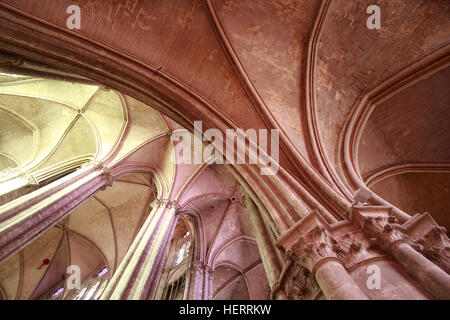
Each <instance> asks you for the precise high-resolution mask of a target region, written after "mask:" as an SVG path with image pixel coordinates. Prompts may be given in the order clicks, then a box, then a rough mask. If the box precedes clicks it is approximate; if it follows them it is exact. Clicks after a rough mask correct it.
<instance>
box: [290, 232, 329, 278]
mask: <svg viewBox="0 0 450 320" xmlns="http://www.w3.org/2000/svg"><path fill="white" fill-rule="evenodd" d="M335 246H336V240H335V239H334V238H333V237H332V236H331V234H330V233H329V232H328V230H326V229H325V228H324V227H322V226H317V227H314V228H312V229H310V230H309V231H308V232H307V233H306V234H305V235H302V236H300V237H299V238H298V241H297V242H296V243H294V244H292V245H291V246H290V247H288V248H287V250H286V254H287V255H288V256H293V255H294V256H295V258H296V259H299V261H300V263H301V264H302V265H303V266H305V267H306V268H308V269H309V270H313V268H314V266H315V265H316V263H318V262H319V261H320V260H322V259H324V258H337V253H336V249H337V248H336V247H335Z"/></svg>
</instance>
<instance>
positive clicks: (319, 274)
mask: <svg viewBox="0 0 450 320" xmlns="http://www.w3.org/2000/svg"><path fill="white" fill-rule="evenodd" d="M327 226H328V225H327V223H326V221H325V220H324V219H323V218H322V217H321V216H320V215H319V214H318V213H317V212H315V211H314V212H312V213H310V214H309V215H308V216H307V217H305V218H304V219H302V220H301V221H299V222H297V223H296V224H295V225H294V226H292V227H291V228H290V229H289V230H288V231H287V232H286V233H285V234H283V235H282V236H281V237H280V238H279V239H278V241H277V246H278V247H280V248H281V249H283V250H284V251H285V253H286V255H287V256H288V257H292V258H294V260H296V261H297V263H299V264H300V265H301V266H302V267H303V268H305V269H307V270H308V271H309V272H310V273H311V275H312V277H313V278H314V279H315V281H317V284H318V285H319V287H320V289H321V290H322V292H323V294H324V296H325V297H326V298H327V299H330V300H335V299H336V300H366V299H368V298H367V296H366V295H365V294H364V293H363V292H362V290H361V289H360V288H359V287H358V285H357V284H356V283H355V282H354V281H353V279H352V278H351V277H350V275H349V274H348V272H347V270H346V269H345V268H344V266H343V264H342V261H341V260H340V259H339V258H338V256H337V253H336V250H335V244H336V240H335V239H334V238H333V236H332V235H331V234H330V231H329V229H328V228H327Z"/></svg>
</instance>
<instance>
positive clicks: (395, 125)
mask: <svg viewBox="0 0 450 320" xmlns="http://www.w3.org/2000/svg"><path fill="white" fill-rule="evenodd" d="M71 4H77V5H79V6H80V8H81V13H82V27H81V29H80V30H68V29H67V28H66V19H67V14H66V8H67V7H68V6H69V5H71ZM371 4H373V3H372V1H370V0H361V1H348V0H333V1H331V0H323V1H320V0H298V1H295V0H285V1H275V0H260V1H251V0H242V1H233V0H192V1H187V0H186V1H185V0H176V1H163V0H160V1H156V0H155V1H147V0H136V1H120V2H119V1H106V0H105V1H99V0H75V1H69V0H61V1H57V2H55V1H53V0H26V1H24V0H8V1H0V8H1V9H2V15H3V16H2V17H1V18H0V23H1V25H2V27H3V29H2V32H0V49H3V50H6V51H18V52H19V53H20V54H23V55H24V56H26V57H29V58H34V59H36V60H39V61H41V62H47V63H49V64H54V65H56V66H58V67H61V68H66V69H69V70H77V71H79V72H80V73H82V74H83V76H92V78H94V79H96V80H97V81H100V80H105V81H107V82H108V83H111V84H113V85H115V86H114V87H117V88H121V89H122V90H119V91H121V92H123V93H124V94H122V93H118V91H115V90H106V89H104V88H103V87H102V86H100V87H98V86H97V87H96V89H94V87H95V84H94V87H92V86H88V85H79V84H77V85H75V84H70V83H65V84H64V87H58V88H59V89H58V90H56V91H58V94H57V95H58V98H55V97H54V96H45V94H44V95H43V93H42V92H44V93H45V92H46V90H41V89H42V88H44V89H45V88H47V89H48V88H50V86H53V87H52V88H57V87H55V84H54V82H53V81H51V80H42V79H30V78H27V77H22V76H19V77H17V78H15V77H12V76H8V75H1V77H0V88H1V89H2V90H6V91H5V92H4V93H3V91H2V95H1V96H0V99H1V100H0V121H3V122H1V123H0V148H1V149H0V169H1V168H4V167H13V166H21V165H25V164H27V163H30V161H31V160H32V159H34V158H33V157H35V158H36V159H41V158H42V159H44V158H45V155H50V154H51V155H52V157H53V158H52V157H49V158H48V159H47V158H45V159H47V160H46V161H48V162H46V164H45V165H53V164H55V163H57V162H59V161H62V160H63V158H61V156H60V155H59V156H58V153H57V152H55V153H52V152H51V150H56V149H57V148H56V147H55V146H58V147H59V148H61V150H64V152H61V153H60V154H64V155H67V156H69V158H74V157H75V156H85V155H87V156H89V157H91V158H94V157H95V158H96V159H106V160H107V161H106V162H107V163H109V164H111V165H112V166H114V165H117V164H123V163H128V164H136V163H140V164H142V163H145V164H148V166H149V167H152V168H154V169H158V170H160V171H162V172H164V175H165V177H166V180H167V185H171V186H172V187H173V189H172V190H173V194H177V195H179V196H180V203H181V204H182V205H183V207H184V208H185V209H187V210H193V211H196V212H198V213H199V215H200V216H201V219H202V220H204V224H205V226H206V225H207V226H208V227H209V228H207V229H206V231H205V235H204V244H205V252H204V253H203V254H204V257H205V258H207V259H208V261H210V262H211V263H213V264H217V267H218V268H219V270H220V271H219V274H220V276H219V279H222V280H220V281H222V282H218V283H216V284H215V285H216V287H215V289H217V290H218V289H219V288H222V289H223V290H222V289H221V290H219V291H220V292H222V293H219V292H217V297H241V298H245V297H247V293H246V292H249V293H248V295H249V296H251V292H252V290H249V284H248V282H246V281H241V280H239V279H241V278H242V279H244V278H245V277H247V275H248V277H250V275H251V274H252V272H253V271H252V270H256V269H258V268H260V265H259V266H258V267H257V264H256V265H255V263H257V256H256V255H255V256H252V255H248V257H247V256H242V261H241V262H239V263H238V262H236V261H233V260H232V259H231V258H230V257H229V256H228V255H227V252H228V251H227V250H229V249H226V248H227V247H230V246H233V245H234V246H236V248H237V249H236V250H237V251H236V252H238V253H239V252H244V251H245V250H248V251H252V250H253V249H250V248H254V247H252V246H254V244H253V240H252V236H251V231H250V230H249V227H248V223H247V222H246V221H245V219H244V218H243V217H242V210H243V209H242V208H241V207H242V205H241V204H240V203H239V200H233V198H235V199H239V197H238V193H237V190H238V188H237V183H236V181H235V180H234V178H233V177H231V176H230V174H229V173H228V172H227V171H226V169H225V168H224V167H223V166H206V165H192V166H190V165H178V166H176V168H175V167H174V166H173V163H171V161H170V159H172V158H173V157H176V156H177V155H174V154H173V153H172V145H171V141H170V139H169V136H168V133H169V132H170V131H173V130H175V129H180V128H181V126H180V125H179V124H178V123H181V124H182V125H185V126H186V127H187V126H188V125H191V124H192V122H193V121H194V120H203V121H204V127H205V129H206V128H208V127H220V128H222V127H223V126H224V125H225V126H226V127H240V128H243V129H248V128H253V129H258V128H280V129H281V130H282V143H281V148H282V154H281V156H280V165H281V166H282V167H283V168H284V169H286V170H288V171H289V172H290V173H292V175H293V177H294V179H297V180H298V181H301V182H302V183H305V181H304V180H303V179H302V177H303V175H304V172H303V171H302V170H299V165H298V163H300V162H301V160H302V159H303V160H305V161H306V162H307V164H308V165H311V166H312V168H313V169H314V171H315V173H318V175H320V176H322V177H323V179H324V180H326V182H327V183H328V184H329V185H330V186H331V187H332V188H334V189H335V190H336V191H337V192H338V193H339V194H341V195H342V196H346V197H348V198H350V195H351V192H352V191H353V189H355V188H356V187H357V186H355V183H354V181H353V182H352V181H350V180H351V179H349V177H348V176H349V173H348V172H347V171H348V170H347V169H348V167H352V168H353V166H354V171H355V172H353V173H354V174H355V176H357V177H360V178H361V180H363V182H364V183H367V186H369V187H373V190H374V191H375V192H377V193H378V194H379V195H381V196H382V197H384V198H386V199H387V200H388V201H392V203H393V204H394V205H397V206H399V207H401V208H402V209H403V210H405V211H408V212H409V211H410V210H414V211H416V210H418V211H423V210H424V209H425V208H428V209H427V210H436V211H439V212H447V211H448V206H447V205H443V203H444V202H445V201H444V202H442V201H441V200H439V199H443V198H446V197H447V198H448V193H446V192H448V188H447V184H448V179H446V178H445V177H444V176H442V177H440V178H439V179H435V178H434V176H432V174H435V173H436V172H439V173H442V172H448V168H447V167H448V165H449V158H448V157H449V153H448V147H447V144H448V138H449V122H448V119H450V115H449V114H448V113H449V110H450V109H449V108H448V106H449V95H448V89H447V87H448V85H446V84H447V83H448V82H449V77H450V74H449V72H448V65H449V62H448V56H449V55H448V53H449V41H450V32H449V30H450V19H449V17H450V4H449V2H448V1H447V0H435V1H422V0H414V1H412V0H395V1H392V0H380V1H378V5H379V6H380V7H381V10H382V11H381V13H382V28H381V29H380V30H369V29H367V27H366V19H367V17H368V16H367V14H366V9H367V7H368V6H369V5H371ZM17 16H20V17H22V18H21V21H22V24H23V25H20V26H17V25H16V24H14V23H12V22H11V21H14V17H17ZM31 26H33V28H32V27H31ZM99 26H101V27H99ZM37 38H39V41H37V40H36V39H37ZM30 39H31V40H30ZM55 39H56V40H55ZM58 41H59V42H58ZM49 43H50V44H52V45H49ZM55 43H59V44H60V45H56V44H55ZM45 50H49V51H52V54H51V55H50V54H47V53H45V52H43V51H45ZM436 57H437V58H436ZM436 61H438V62H439V63H435V62H436ZM435 64H438V67H434V65H435ZM424 70H425V71H426V72H425V71H424ZM148 74H150V75H148ZM105 75H109V76H105ZM74 86H76V87H77V88H78V89H79V90H81V91H80V92H82V94H80V95H70V94H69V95H68V97H66V95H64V94H62V93H69V92H71V90H73V89H71V88H74ZM15 87H17V88H20V90H21V91H24V92H29V93H30V92H31V91H30V90H32V89H30V88H35V89H34V90H35V91H36V90H37V88H40V89H39V90H38V91H39V94H40V95H39V94H37V93H36V92H34V91H33V92H34V93H33V94H31V93H30V94H29V95H33V97H29V96H18V95H17V92H18V91H15V92H16V93H14V92H11V90H15V89H14V88H15ZM142 88H143V89H142ZM392 88H394V89H396V90H392V91H390V90H391V89H392ZM78 89H77V90H78ZM8 90H9V91H8ZM17 90H19V89H17ZM139 90H141V91H139ZM142 91H145V92H147V91H151V95H152V96H153V97H154V98H155V101H158V103H155V104H154V105H152V106H151V107H154V108H155V109H156V110H158V111H160V112H161V113H165V114H167V116H164V115H161V114H160V113H159V112H158V111H155V110H154V109H152V108H150V107H149V106H147V105H145V104H144V103H141V102H139V99H135V98H145V97H146V96H145V94H144V93H142ZM374 92H375V93H374ZM12 94H15V96H14V99H12V100H13V101H12V100H11V95H12ZM34 94H35V96H34ZM371 94H374V95H375V96H376V97H378V98H379V99H378V100H377V99H372V98H374V96H372V95H371ZM42 95H43V96H42ZM131 96H133V97H135V98H132V97H131ZM376 97H375V98H376ZM91 98H92V99H91ZM65 99H69V101H67V100H65ZM70 99H72V100H73V101H72V100H70ZM90 99H91V100H90ZM141 100H142V99H141ZM375 100H377V101H375ZM19 101H20V102H19ZM43 101H45V103H44V104H43ZM124 101H125V104H124ZM160 101H164V102H166V105H165V104H164V103H160ZM366 101H367V102H368V104H367V107H368V110H369V109H370V108H372V107H373V108H372V109H370V112H368V113H367V114H366V116H367V118H364V119H363V120H364V121H362V120H361V122H360V123H359V124H360V127H357V128H356V129H358V130H360V132H359V133H358V134H359V135H355V136H352V137H351V139H347V140H346V139H345V137H347V134H350V132H349V130H351V129H352V119H354V118H355V119H357V120H358V117H357V116H358V113H357V111H358V107H359V105H360V104H361V103H362V102H366ZM50 102H51V103H50ZM372 102H373V104H370V103H372ZM25 104H26V105H30V106H33V108H34V109H30V110H39V111H37V114H34V113H30V114H28V113H26V112H29V110H28V111H27V110H24V109H26V108H24V107H23V106H24V105H25ZM47 104H48V107H47ZM105 104H108V108H106V107H105ZM3 105H4V106H5V107H4V108H1V106H3ZM44 105H45V108H46V109H45V110H43V106H44ZM67 105H69V106H72V108H70V107H67ZM84 105H87V107H86V110H85V112H81V114H78V111H77V109H79V110H83V106H84ZM110 105H114V106H115V108H109V106H110ZM124 105H125V107H126V108H125V109H124V108H123V107H124ZM167 105H170V106H169V107H168V106H167ZM9 109H10V110H13V111H14V112H15V113H12V111H5V110H9ZM16 113H17V114H20V115H21V116H20V117H18V116H17V115H16ZM127 117H128V118H127ZM169 117H172V118H173V119H174V120H176V121H177V122H178V123H177V122H175V121H173V120H170V119H169ZM352 117H353V118H352ZM75 118H76V119H78V120H77V121H76V122H74V119H75ZM360 118H361V117H360ZM39 119H42V120H43V123H45V125H42V124H41V122H39V121H38V120H39ZM127 119H128V120H127ZM44 120H45V121H44ZM124 122H127V128H126V130H123V129H122V128H123V123H124ZM13 123H14V125H13V126H12V125H11V124H13ZM71 124H72V126H71ZM94 127H95V128H96V129H95V130H92V128H94ZM68 128H70V130H68ZM88 129H89V130H88ZM356 129H355V130H356ZM50 130H51V131H52V132H59V135H56V136H57V138H55V137H53V138H52V137H48V138H45V137H47V135H46V133H47V132H48V131H50ZM71 131H72V132H73V135H70V134H69V133H70V132H71ZM37 132H39V134H36V133H37ZM64 134H65V140H64V141H67V142H68V143H67V147H64V146H65V144H64V143H60V144H59V145H58V142H57V141H60V140H61V139H60V137H62V136H63V135H64ZM122 134H123V139H122V140H121V141H120V143H116V142H117V137H119V136H121V135H122ZM41 136H42V137H44V138H41ZM3 137H9V138H8V139H4V138H3ZM99 137H100V138H101V141H102V143H101V145H102V147H101V148H99V143H98V141H99ZM353 138H354V139H353ZM40 139H43V140H44V142H45V143H42V144H39V148H37V149H38V150H42V156H41V155H40V154H38V155H36V156H31V155H30V152H22V151H21V150H22V149H18V148H17V147H14V146H17V145H21V146H24V147H26V149H27V150H34V149H36V147H35V146H36V145H37V141H40ZM52 139H53V140H52ZM71 139H73V142H70V141H71ZM77 139H78V140H77ZM61 141H62V140H61ZM64 141H63V142H64ZM95 141H97V142H95ZM103 143H104V144H105V145H104V146H103ZM350 143H355V145H354V146H353V149H351V147H350V146H349V145H348V144H350ZM81 144H82V145H83V148H80V149H78V148H77V150H75V149H74V148H73V147H71V146H74V145H77V146H78V145H81ZM55 148H56V149H55ZM63 148H66V149H63ZM345 148H349V149H351V151H352V152H353V155H352V156H353V157H354V158H353V160H354V163H351V164H349V163H343V162H344V159H343V153H344V151H343V150H345ZM2 149H3V150H9V151H2ZM155 150H156V151H155ZM39 152H41V151H39ZM75 153H76V155H75ZM30 159H31V160H30ZM50 159H51V160H50ZM64 159H66V158H64ZM161 159H163V160H161ZM436 166H439V167H438V168H436ZM345 168H347V169H345ZM389 168H392V172H394V173H399V174H397V178H398V179H399V180H401V181H396V180H395V179H397V178H393V179H391V178H392V177H393V175H392V174H391V173H392V172H391V171H389V172H387V171H385V170H387V169H389ZM352 170H353V169H352ZM389 170H390V169H389ZM412 172H417V173H418V174H419V175H418V176H416V177H414V178H411V174H412ZM424 172H429V173H430V175H428V176H426V177H425V175H426V174H425V173H424ZM403 174H408V176H401V175H403ZM384 178H386V180H383V179H384ZM388 179H391V181H389V180H388ZM430 181H432V182H430ZM116 183H118V182H116ZM305 184H306V183H305ZM394 185H397V186H399V185H404V186H405V187H401V188H400V187H397V188H396V189H394V188H393V186H394ZM412 186H421V187H424V189H423V190H427V188H429V190H431V189H432V192H429V193H427V192H423V191H422V194H426V195H427V196H425V197H428V195H433V196H429V197H428V198H427V199H422V200H420V201H419V202H420V205H411V203H412V202H411V199H409V198H408V197H407V196H406V194H407V195H409V194H410V193H409V191H410V190H412V189H417V188H412ZM390 190H397V191H396V192H397V193H398V194H401V193H405V197H404V198H401V199H400V198H398V197H397V198H398V199H397V200H396V198H395V197H396V196H398V195H395V196H393V197H390V196H389V193H391V194H392V193H393V192H391V191H390ZM400 197H401V196H400ZM419 198H420V197H419ZM93 201H94V200H93ZM97 202H98V201H97ZM437 202H439V206H434V207H433V206H432V204H433V203H435V204H436V203H437ZM93 203H96V202H95V201H94V202H93ZM96 205H98V204H96ZM433 208H436V209H433ZM444 208H447V211H446V210H445V209H444ZM409 213H415V212H409ZM431 213H432V214H434V215H435V216H436V217H438V219H439V221H448V220H447V218H445V217H444V216H439V214H441V213H436V212H431ZM442 214H443V215H446V213H442ZM447 216H448V215H447ZM69 221H70V219H69ZM233 241H234V242H233ZM239 248H240V249H239ZM105 250H106V249H105ZM109 250H112V249H111V248H110V249H109ZM252 252H253V251H252ZM239 254H240V253H239ZM239 254H238V255H239ZM252 257H253V258H254V259H253V258H252ZM111 259H113V260H114V259H117V258H110V260H108V261H109V262H108V263H109V264H110V265H111V264H112V260H111ZM246 259H249V260H246ZM220 263H222V264H220ZM218 281H219V280H218ZM228 285H229V286H228ZM227 286H228V289H226V290H225V289H224V288H226V287H227ZM235 288H241V289H239V290H237V291H236V292H235ZM246 290H247V291H246ZM261 292H262V291H261Z"/></svg>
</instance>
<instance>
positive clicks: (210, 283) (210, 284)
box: [204, 269, 215, 300]
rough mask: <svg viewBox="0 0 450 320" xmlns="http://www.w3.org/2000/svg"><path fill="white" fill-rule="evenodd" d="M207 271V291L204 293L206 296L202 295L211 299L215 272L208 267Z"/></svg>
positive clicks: (206, 298) (205, 298)
mask: <svg viewBox="0 0 450 320" xmlns="http://www.w3.org/2000/svg"><path fill="white" fill-rule="evenodd" d="M207 273H208V291H207V293H206V296H205V297H204V300H212V295H213V289H214V277H215V272H214V270H212V269H208V272H207Z"/></svg>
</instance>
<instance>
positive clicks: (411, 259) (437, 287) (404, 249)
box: [391, 242, 450, 300]
mask: <svg viewBox="0 0 450 320" xmlns="http://www.w3.org/2000/svg"><path fill="white" fill-rule="evenodd" d="M391 252H392V255H393V256H394V257H395V258H396V259H397V261H398V262H399V263H400V264H401V265H402V266H403V267H404V268H405V269H406V271H407V272H408V273H409V274H410V275H412V276H413V277H414V278H415V279H416V280H417V281H419V283H420V284H421V285H422V286H423V287H424V288H425V289H426V290H427V291H428V292H430V293H431V294H432V295H434V296H435V297H436V298H440V299H445V300H448V299H450V276H449V275H448V274H447V273H446V272H445V271H444V270H442V269H441V268H439V267H438V266H437V265H435V264H434V263H432V262H431V261H430V260H428V259H427V258H425V257H424V256H423V255H422V254H420V253H419V252H417V251H416V250H414V249H413V248H412V247H411V246H410V245H409V244H407V243H405V242H397V243H394V244H393V245H392V246H391Z"/></svg>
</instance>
